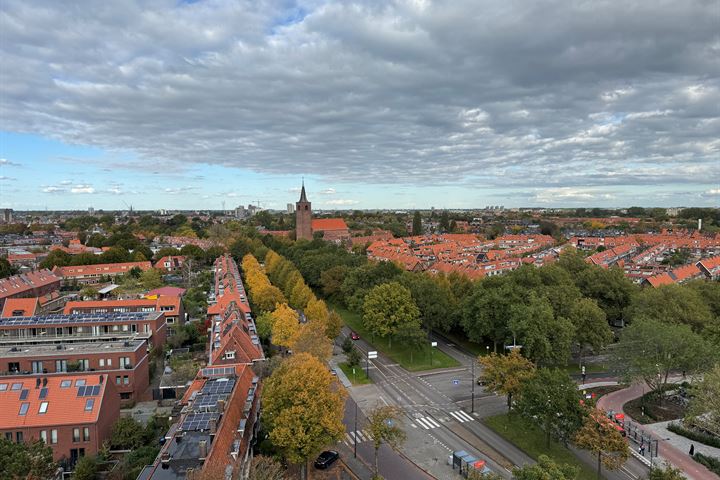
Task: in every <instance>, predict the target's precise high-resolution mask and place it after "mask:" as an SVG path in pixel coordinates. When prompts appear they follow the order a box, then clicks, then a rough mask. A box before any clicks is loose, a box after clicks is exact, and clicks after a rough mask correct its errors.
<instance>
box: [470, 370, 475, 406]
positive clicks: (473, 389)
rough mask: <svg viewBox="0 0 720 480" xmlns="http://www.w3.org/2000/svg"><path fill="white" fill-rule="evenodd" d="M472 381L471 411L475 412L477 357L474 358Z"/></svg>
mask: <svg viewBox="0 0 720 480" xmlns="http://www.w3.org/2000/svg"><path fill="white" fill-rule="evenodd" d="M470 366H471V367H472V381H471V382H470V398H471V400H470V413H475V357H473V358H472V360H471V363H470Z"/></svg>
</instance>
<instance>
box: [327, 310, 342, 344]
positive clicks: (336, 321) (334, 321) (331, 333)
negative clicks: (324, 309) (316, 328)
mask: <svg viewBox="0 0 720 480" xmlns="http://www.w3.org/2000/svg"><path fill="white" fill-rule="evenodd" d="M342 326H343V321H342V317H341V316H340V314H338V313H337V312H336V311H335V310H333V311H331V312H330V314H329V315H328V318H327V323H326V324H325V335H326V336H327V337H328V338H330V339H334V338H337V336H338V335H340V331H341V330H342Z"/></svg>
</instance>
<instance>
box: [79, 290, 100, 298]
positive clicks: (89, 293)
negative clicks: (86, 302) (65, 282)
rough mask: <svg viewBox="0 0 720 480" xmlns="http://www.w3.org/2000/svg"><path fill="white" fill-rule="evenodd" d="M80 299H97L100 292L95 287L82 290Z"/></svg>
mask: <svg viewBox="0 0 720 480" xmlns="http://www.w3.org/2000/svg"><path fill="white" fill-rule="evenodd" d="M79 295H80V298H90V299H93V300H94V299H95V298H96V297H97V296H98V290H97V289H96V288H93V287H84V288H83V289H82V290H80V293H79Z"/></svg>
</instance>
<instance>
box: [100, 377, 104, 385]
mask: <svg viewBox="0 0 720 480" xmlns="http://www.w3.org/2000/svg"><path fill="white" fill-rule="evenodd" d="M103 380H104V377H103V376H102V375H100V384H101V385H102V383H103Z"/></svg>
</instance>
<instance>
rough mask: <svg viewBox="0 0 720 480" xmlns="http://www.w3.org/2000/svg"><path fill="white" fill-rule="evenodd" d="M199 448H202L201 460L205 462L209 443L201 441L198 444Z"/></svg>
mask: <svg viewBox="0 0 720 480" xmlns="http://www.w3.org/2000/svg"><path fill="white" fill-rule="evenodd" d="M198 447H199V448H200V459H201V460H204V459H205V458H206V457H207V441H206V440H200V441H199V442H198Z"/></svg>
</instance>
